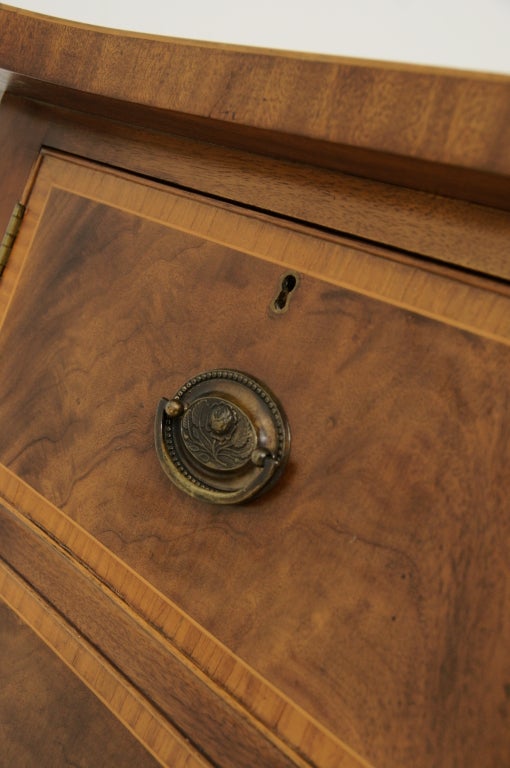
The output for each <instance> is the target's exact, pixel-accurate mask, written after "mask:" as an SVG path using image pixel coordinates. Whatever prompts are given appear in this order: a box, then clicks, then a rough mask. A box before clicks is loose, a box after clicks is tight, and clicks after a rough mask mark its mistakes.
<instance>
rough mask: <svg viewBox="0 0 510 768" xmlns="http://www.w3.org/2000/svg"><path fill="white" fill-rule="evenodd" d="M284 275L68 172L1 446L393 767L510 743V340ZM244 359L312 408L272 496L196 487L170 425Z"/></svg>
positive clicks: (458, 757)
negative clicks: (201, 380)
mask: <svg viewBox="0 0 510 768" xmlns="http://www.w3.org/2000/svg"><path fill="white" fill-rule="evenodd" d="M218 215H220V214H219V213H218ZM281 274H282V268H281V267H280V266H278V265H275V264H271V263H266V262H263V261H260V260H259V259H255V258H253V257H251V256H249V255H245V254H243V253H241V252H239V251H235V250H232V249H229V248H227V247H225V246H224V245H220V244H217V243H214V242H210V241H208V240H206V239H203V238H200V237H197V236H194V235H193V234H190V233H187V232H183V231H180V230H179V229H173V228H171V227H167V226H164V225H162V224H161V223H156V222H154V221H150V220H148V219H144V218H142V217H137V216H134V215H133V214H130V213H128V212H126V211H123V210H120V209H118V208H113V207H108V206H105V205H102V204H99V203H97V202H95V201H93V200H89V199H86V197H84V196H78V195H74V194H71V193H69V192H66V191H64V190H56V189H54V190H53V191H52V192H51V195H50V197H49V199H48V202H47V205H46V209H45V211H44V215H43V217H42V220H41V223H40V225H39V228H38V230H37V232H36V235H35V239H34V241H33V244H32V247H31V250H30V253H29V254H28V257H27V262H26V266H25V268H24V271H23V273H22V276H21V279H20V283H19V287H18V289H17V291H16V293H15V295H14V299H13V301H12V304H11V306H10V309H9V312H8V315H7V319H6V322H5V326H4V329H3V333H2V340H1V342H0V355H1V358H2V360H5V361H6V364H7V368H6V370H8V376H7V377H6V386H5V388H4V392H3V394H2V399H1V401H0V403H1V431H0V460H1V461H2V462H3V463H4V464H6V465H7V466H8V467H9V468H10V469H11V470H12V471H14V472H16V473H17V474H19V475H20V476H21V477H22V478H23V479H24V480H25V481H27V482H28V483H29V484H30V485H32V486H33V487H34V488H36V489H37V490H38V491H40V492H41V493H42V494H43V495H45V496H46V497H47V498H48V499H50V501H52V502H53V503H54V504H56V505H57V506H59V507H60V508H62V509H63V510H64V511H65V512H66V513H67V514H68V515H69V516H70V517H72V518H73V519H74V520H76V521H78V522H79V523H80V524H81V525H83V526H84V527H85V528H86V529H87V530H88V531H90V532H91V533H92V534H93V535H94V536H96V537H97V538H98V539H99V540H100V541H101V542H103V543H104V544H106V545H107V546H108V547H109V548H110V549H111V550H112V551H113V552H115V553H116V554H117V555H119V556H120V557H121V558H122V559H124V560H125V561H126V562H127V563H128V564H129V565H130V566H131V567H133V568H134V569H136V570H137V571H138V572H139V573H140V574H141V575H143V576H144V577H145V578H146V579H148V580H149V581H150V582H151V583H152V584H154V585H155V586H156V587H157V588H158V589H159V590H161V591H162V592H163V593H164V594H166V595H167V596H169V597H170V598H171V599H172V600H174V601H175V602H176V603H177V604H178V605H180V606H182V608H183V609H184V610H185V611H187V612H188V613H189V614H190V615H191V616H192V617H193V618H194V619H196V620H197V621H199V622H200V623H201V624H202V625H203V626H204V627H205V628H206V629H207V630H209V631H210V632H212V633H213V634H214V635H216V636H217V637H218V638H219V639H220V640H221V641H223V642H224V643H225V644H226V645H228V646H229V647H230V648H232V649H233V650H234V651H235V652H236V653H237V654H238V655H239V656H241V657H242V658H243V659H245V660H246V661H247V662H248V663H249V664H251V665H252V666H253V667H254V668H255V669H256V670H257V671H258V672H260V673H261V674H263V675H264V676H265V677H266V678H268V679H269V680H271V681H272V682H273V683H274V684H275V685H276V686H278V687H279V688H280V689H281V690H282V691H284V692H285V693H286V694H287V695H289V696H290V697H292V698H293V699H294V700H295V701H296V702H297V703H298V704H299V705H300V706H302V707H303V708H304V709H305V710H306V711H307V712H309V713H310V714H311V715H313V716H314V717H316V718H317V719H318V720H319V721H320V722H321V723H323V724H324V725H325V726H326V727H327V728H329V729H330V730H332V731H333V732H334V733H335V734H337V735H338V736H340V737H341V738H342V739H344V740H345V741H346V742H347V743H348V744H349V745H350V746H351V747H352V748H354V749H355V750H357V751H358V752H359V753H360V754H361V755H362V756H364V757H365V758H367V759H368V760H370V761H372V762H373V763H374V764H376V765H377V766H381V767H382V766H394V765H413V766H416V767H417V768H420V767H421V766H423V767H425V766H427V768H429V767H430V766H441V768H446V767H447V766H456V765H463V766H465V767H466V768H467V767H468V766H475V765H476V766H478V765H480V759H483V764H484V765H485V766H487V768H489V767H490V766H494V768H495V767H496V766H501V765H504V764H506V763H507V762H508V760H509V759H510V746H509V743H508V738H507V733H508V691H509V685H510V662H509V654H508V648H509V647H510V620H509V616H510V613H509V610H508V609H509V605H508V589H507V583H508V578H509V569H508V562H509V554H510V552H509V542H510V530H509V528H510V524H509V519H508V501H507V500H508V497H509V492H510V476H509V473H508V466H509V459H510V449H509V441H508V434H509V424H510V400H509V396H508V391H509V383H510V381H509V378H510V375H509V371H510V367H509V363H510V351H509V349H508V346H506V345H505V344H503V343H497V342H495V341H491V340H489V339H484V338H481V337H478V336H476V335H475V334H473V333H468V332H466V331H462V330H459V329H456V328H453V327H450V326H447V325H445V324H442V323H439V322H436V321H434V320H431V319H428V318H425V317H423V316H420V315H418V314H415V313H412V312H409V311H405V310H403V309H401V308H398V307H394V306H391V305H390V304H387V303H384V302H382V301H377V300H375V299H373V298H369V297H367V296H364V295H361V294H356V293H354V292H352V291H347V290H344V289H340V288H338V287H334V286H332V285H329V284H327V283H325V282H321V281H320V280H317V279H314V278H312V277H309V276H307V275H302V276H301V280H300V284H299V287H298V289H297V290H296V291H295V294H294V295H293V297H292V300H291V302H290V305H289V310H288V312H287V313H285V314H283V315H280V316H276V315H273V314H272V313H271V312H270V311H269V309H268V307H269V304H270V301H271V299H272V298H273V297H274V295H275V293H276V287H277V284H278V280H279V279H280V277H281ZM218 366H228V367H235V368H239V369H241V370H246V371H247V372H248V373H251V374H253V375H255V376H257V377H258V378H260V379H261V380H262V381H263V382H265V383H266V384H267V385H268V386H269V387H271V388H272V389H273V391H274V392H275V393H276V394H277V396H278V397H279V398H280V399H281V401H282V402H283V405H284V407H285V410H286V411H287V415H288V417H289V421H290V424H291V429H292V435H293V445H292V454H291V461H290V466H289V467H288V470H287V472H286V475H285V476H284V478H283V480H282V481H281V482H280V484H279V485H278V486H277V487H276V488H275V489H274V491H272V492H271V493H270V494H269V495H267V496H264V497H262V498H261V499H259V500H258V501H256V502H254V503H251V504H250V505H248V506H246V507H238V508H230V509H229V508H213V507H208V506H206V505H203V504H201V503H199V502H196V501H194V500H192V499H189V498H186V497H184V496H183V495H182V494H180V493H179V492H178V491H176V490H174V488H173V487H172V486H171V485H170V484H169V483H168V481H167V480H166V478H165V477H164V476H163V474H162V472H161V470H160V468H159V465H158V462H157V459H156V457H155V452H154V448H153V444H152V442H153V437H152V431H153V417H154V412H155V407H156V404H157V402H158V400H159V398H160V397H161V396H162V395H166V396H171V395H172V394H173V393H174V392H175V391H176V390H177V389H178V388H179V386H180V385H181V384H182V383H183V382H184V381H185V380H186V379H187V378H189V377H190V376H192V375H193V374H194V373H197V372H199V371H202V370H204V369H208V368H214V367H218ZM481 756H482V758H481Z"/></svg>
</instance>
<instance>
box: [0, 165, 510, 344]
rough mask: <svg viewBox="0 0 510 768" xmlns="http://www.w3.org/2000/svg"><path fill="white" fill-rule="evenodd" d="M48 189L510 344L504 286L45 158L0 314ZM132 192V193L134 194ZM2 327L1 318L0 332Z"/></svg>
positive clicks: (137, 180) (0, 295)
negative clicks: (112, 182) (124, 199)
mask: <svg viewBox="0 0 510 768" xmlns="http://www.w3.org/2000/svg"><path fill="white" fill-rule="evenodd" d="M109 176H110V177H112V179H114V180H115V189H114V190H113V189H112V190H110V188H109V187H108V185H107V184H106V183H105V181H106V179H107V178H108V177H109ZM52 188H55V189H57V188H58V189H63V190H66V191H68V192H69V193H71V194H74V195H79V196H82V197H87V198H88V199H91V200H94V201H96V202H99V203H102V204H105V205H109V206H111V207H116V208H119V209H120V210H125V211H127V212H130V213H133V214H135V215H143V217H144V219H146V220H148V221H154V222H157V223H162V224H164V225H165V226H169V227H172V228H173V229H176V230H179V231H183V232H187V233H192V234H194V235H198V236H201V237H204V238H205V239H207V240H209V241H210V242H215V243H218V244H221V245H226V246H227V247H229V248H233V249H237V250H240V251H242V252H243V253H246V254H248V255H251V256H254V257H256V258H260V259H263V260H265V261H269V262H272V263H275V264H280V265H281V266H282V267H283V268H285V267H287V268H291V269H296V270H298V271H300V272H302V273H304V274H307V275H310V276H311V277H316V278H319V279H322V280H326V281H328V282H330V283H332V284H333V285H337V286H339V287H343V288H346V289H348V290H354V291H356V292H358V293H361V294H363V295H365V296H369V297H371V298H375V299H377V300H380V301H384V302H387V303H390V304H392V305H394V306H398V307H401V308H402V309H406V310H409V311H411V312H417V313H419V314H422V315H423V316H425V317H429V318H431V319H434V320H439V321H441V322H445V323H448V324H449V325H452V326H455V327H457V328H460V329H462V330H467V331H470V332H474V333H476V334H478V335H481V336H484V337H486V338H490V339H493V340H495V341H499V342H503V343H505V344H508V343H510V311H509V293H508V287H507V286H505V285H502V284H494V283H491V281H490V280H483V279H482V278H480V279H477V278H473V277H469V276H464V275H463V274H462V273H460V274H452V273H451V270H448V268H446V267H444V268H436V269H434V271H432V269H431V268H427V267H426V265H423V264H422V265H420V264H416V263H412V262H410V261H409V260H408V261H402V260H401V259H399V258H398V254H394V255H393V254H391V252H390V253H383V252H382V249H379V250H378V249H377V248H376V247H374V248H369V247H368V246H367V247H363V246H360V245H356V244H353V243H347V242H343V241H342V239H341V238H339V237H335V236H333V235H329V236H328V235H326V234H323V233H318V232H313V231H311V232H310V231H309V230H305V228H304V227H299V226H298V225H293V224H292V223H290V222H278V221H276V222H275V221H274V220H271V218H270V217H269V216H267V215H264V214H257V213H256V212H248V211H239V210H237V209H236V208H235V206H233V205H230V204H226V203H224V204H222V203H219V202H215V201H211V200H207V199H201V198H199V197H198V196H196V195H192V194H191V193H185V192H182V191H180V190H169V189H168V188H163V187H162V186H161V185H158V184H156V183H151V182H149V181H147V180H144V179H140V178H137V177H133V176H131V175H128V174H126V173H122V172H120V171H115V170H113V169H110V168H103V167H97V166H95V165H93V164H91V163H88V162H86V161H80V160H77V159H76V158H73V159H64V158H63V157H62V156H61V155H56V154H48V155H47V156H46V157H45V159H44V161H43V163H42V165H41V169H40V172H39V177H38V181H37V182H36V184H35V186H34V189H33V193H32V196H31V198H30V200H29V205H28V208H27V212H26V215H25V220H24V224H23V227H22V228H21V231H20V234H19V236H18V240H17V242H16V244H15V247H14V249H13V254H12V256H11V263H12V268H10V270H9V271H7V270H6V273H5V275H6V278H5V286H4V290H3V291H0V314H1V313H2V309H3V308H5V310H4V317H5V313H6V311H7V307H8V303H9V299H10V296H9V294H10V295H13V293H14V291H15V289H16V285H17V282H18V280H19V277H20V274H21V272H22V267H23V262H24V258H25V256H26V254H27V253H28V252H29V250H30V247H31V243H32V240H33V237H34V236H35V234H36V232H37V227H38V221H39V219H40V216H41V215H42V211H43V210H44V207H45V205H46V201H47V199H48V195H49V194H50V192H51V189H52ZM128 189H129V191H130V194H131V197H130V198H129V199H130V202H129V205H128V206H127V207H126V204H125V203H123V202H122V196H123V195H125V194H126V193H127V190H128ZM133 190H137V191H136V194H135V195H133ZM169 200H170V202H168V201H169ZM197 214H200V215H197ZM262 227H263V231H264V238H263V241H262V240H261V237H262V229H261V228H262ZM379 251H381V252H379ZM1 322H2V318H0V325H1Z"/></svg>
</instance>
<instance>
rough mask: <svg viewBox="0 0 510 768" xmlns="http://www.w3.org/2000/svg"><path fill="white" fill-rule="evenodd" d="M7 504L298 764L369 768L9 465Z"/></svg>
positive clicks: (0, 472) (3, 483)
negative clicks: (305, 761)
mask: <svg viewBox="0 0 510 768" xmlns="http://www.w3.org/2000/svg"><path fill="white" fill-rule="evenodd" d="M0 498H1V499H2V503H3V504H4V505H5V507H6V508H7V509H8V510H9V511H10V512H11V513H12V514H13V515H14V516H16V517H17V518H18V519H20V520H24V521H25V523H24V524H25V525H29V526H31V527H32V530H33V531H34V533H35V535H37V536H39V537H45V536H47V537H48V538H49V540H50V541H51V542H52V545H53V546H54V547H58V548H59V549H60V550H61V551H63V556H65V557H66V558H67V559H68V560H70V561H71V562H72V563H73V564H74V566H75V567H79V568H81V569H85V570H86V571H87V572H88V573H89V574H90V576H91V577H94V578H95V579H97V580H98V581H99V582H100V584H101V588H102V590H103V592H105V593H107V594H108V596H109V597H110V599H111V600H113V601H114V602H116V603H117V604H118V605H122V606H124V610H127V611H128V612H129V615H130V617H131V618H132V619H133V620H134V621H135V622H136V623H137V624H138V626H140V627H141V628H142V629H143V631H145V632H149V633H150V634H151V636H152V637H153V638H155V639H156V640H157V642H159V643H160V644H163V645H164V647H165V648H166V650H167V651H168V652H170V653H171V654H172V655H173V656H174V657H175V658H176V659H178V661H179V662H180V663H181V664H183V665H184V666H186V667H187V668H188V669H189V670H190V671H191V672H192V673H193V674H194V675H195V676H196V677H198V678H199V679H202V680H203V681H204V682H205V683H206V684H207V686H208V687H209V688H210V689H211V690H212V691H214V693H215V694H216V695H218V696H220V697H221V698H222V699H223V700H224V701H225V702H226V703H227V704H229V706H235V707H236V709H237V708H239V707H242V709H243V712H244V717H245V718H247V719H248V720H249V721H250V722H251V723H252V724H253V725H254V726H255V727H256V728H257V729H258V730H259V731H260V732H261V734H262V735H264V737H265V738H267V739H269V740H270V741H272V742H273V743H274V744H275V745H276V746H278V747H279V749H281V750H282V751H283V752H285V753H287V754H288V755H289V756H291V755H292V759H293V761H294V762H295V763H296V764H298V765H300V764H301V763H302V761H301V759H300V757H299V754H302V755H303V757H305V758H306V760H307V761H308V760H309V761H310V762H311V764H312V765H318V766H330V767H331V768H334V766H337V765H338V766H339V765H342V766H343V765H345V767H346V768H350V767H351V766H352V768H354V767H355V766H369V764H368V763H367V762H366V761H365V760H364V759H363V758H361V757H360V756H359V755H357V754H356V753H354V752H353V750H351V749H350V747H348V745H346V744H344V743H343V742H342V741H341V740H340V739H338V738H337V737H336V736H334V735H333V734H332V733H331V732H329V731H328V730H327V729H325V728H324V727H323V726H322V725H321V724H320V723H318V722H317V721H316V720H315V719H314V718H312V717H311V716H310V715H309V714H308V713H306V712H305V711H304V710H302V709H301V708H300V707H299V706H298V705H296V704H295V703H294V702H292V701H291V700H290V699H288V698H287V697H286V696H285V695H284V694H282V693H281V692H280V691H278V689H276V688H275V687H274V686H272V685H271V684H270V683H269V682H268V681H266V680H265V679H264V678H263V677H261V676H260V675H259V674H258V673H257V672H256V671H255V670H253V669H252V668H251V667H249V666H248V665H247V664H245V663H244V662H243V661H242V660H241V659H240V658H239V657H237V656H235V654H233V653H232V651H230V650H229V649H227V648H226V647H225V646H223V645H222V644H221V643H220V642H219V641H218V640H217V639H216V638H214V637H213V636H212V635H210V634H209V633H208V632H207V631H206V630H205V629H204V628H203V627H201V626H200V625H198V624H197V623H196V622H195V621H194V620H193V619H192V618H191V617H190V616H188V615H187V614H186V613H184V612H183V611H182V610H181V609H180V608H179V607H178V606H177V605H175V604H174V603H172V602H171V601H170V600H169V599H168V598H166V597H164V596H163V595H162V594H161V593H159V592H158V591H157V590H156V589H155V588H154V587H153V586H152V585H150V584H149V583H147V582H146V581H145V580H144V579H143V578H142V577H140V576H139V575H138V574H136V573H135V572H134V571H132V570H131V569H130V568H129V566H127V565H126V564H125V563H124V562H122V561H121V560H120V559H119V558H117V557H116V556H115V555H113V554H112V553H111V552H110V551H109V550H108V549H106V547H104V546H103V545H101V544H100V542H98V541H97V540H96V539H94V538H93V537H92V536H91V535H90V534H88V533H87V532H86V531H85V530H84V529H82V528H81V527H80V526H79V525H78V524H76V523H75V522H74V521H72V520H71V519H70V518H68V517H67V516H66V515H64V513H62V512H60V510H58V509H57V508H56V507H54V506H53V505H52V504H51V503H50V502H49V501H47V500H46V499H44V498H43V497H42V496H40V495H39V494H38V493H37V492H36V491H35V490H34V489H32V488H30V487H29V486H28V485H27V484H26V483H24V482H23V481H22V480H21V479H20V478H19V477H17V476H16V475H14V474H13V473H12V472H11V471H10V470H9V469H8V468H7V467H5V466H3V465H0ZM254 690H255V691H256V692H257V695H256V696H254V695H253V693H254ZM268 713H276V719H274V718H273V719H272V720H268ZM294 750H296V752H294ZM327 756H329V758H328V759H327V760H325V757H327ZM331 756H332V758H331ZM331 759H332V761H331Z"/></svg>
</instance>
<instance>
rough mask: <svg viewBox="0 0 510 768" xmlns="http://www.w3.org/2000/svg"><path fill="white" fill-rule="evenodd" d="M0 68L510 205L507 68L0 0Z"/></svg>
mask: <svg viewBox="0 0 510 768" xmlns="http://www.w3.org/2000/svg"><path fill="white" fill-rule="evenodd" d="M20 40H27V41H28V40H29V41H30V44H27V45H20V44H19V41H20ZM2 70H4V72H3V78H0V83H2V82H3V87H8V88H9V90H11V91H18V92H20V93H25V94H27V95H29V96H32V97H35V98H38V99H40V100H44V101H51V102H53V103H57V104H58V103H59V104H61V105H64V106H71V107H73V108H77V109H79V110H80V111H84V112H90V113H95V114H108V115H109V116H112V117H117V118H118V119H120V120H123V121H124V122H133V121H135V122H141V124H142V125H144V126H149V125H151V126H152V127H159V128H161V129H163V130H166V131H171V130H174V131H175V132H177V133H181V134H182V133H184V134H185V135H189V136H192V135H195V136H197V137H199V138H202V139H205V140H206V141H207V140H209V141H213V142H216V143H220V144H225V143H228V144H230V145H232V146H235V145H236V144H237V145H238V146H241V147H245V148H251V149H253V150H255V151H259V152H261V153H264V154H270V153H271V154H273V155H276V156H278V157H283V158H284V157H287V158H291V159H298V160H301V161H303V160H305V161H308V162H312V163H314V164H317V165H321V166H325V167H333V168H336V169H338V170H343V171H346V172H348V173H354V174H355V175H359V176H364V177H367V178H378V179H380V180H383V181H390V182H395V183H397V184H400V185H403V186H406V187H411V188H418V189H428V190H430V191H432V192H439V193H444V194H447V195H453V196H456V197H461V198H465V199H469V200H475V201H479V202H483V203H489V204H493V205H499V206H501V207H508V192H509V185H508V173H509V170H510V165H509V164H510V159H509V158H510V155H509V153H508V151H507V147H508V143H509V141H510V135H509V132H510V128H509V126H510V121H509V120H508V115H509V110H510V83H509V80H508V78H507V77H504V76H498V75H488V74H480V73H463V72H460V71H456V70H440V69H434V68H427V67H416V66H412V65H399V64H386V63H380V62H378V63H377V62H363V61H357V60H353V59H342V58H338V57H331V56H312V55H309V54H299V53H292V54H289V53H285V52H284V53H280V52H275V51H268V50H263V49H260V50H258V49H253V50H252V49H249V48H242V47H237V46H225V45H221V46H220V45H215V44H213V43H199V42H194V41H181V40H177V39H171V38H157V37H150V36H147V35H139V34H134V33H125V32H115V31H112V30H105V29H101V28H97V27H90V26H87V25H83V24H77V23H74V22H65V21H61V20H58V19H49V18H47V17H43V16H39V15H37V14H32V13H28V12H20V11H19V10H17V9H15V8H11V7H10V6H7V5H4V4H0V74H2ZM11 73H12V74H11Z"/></svg>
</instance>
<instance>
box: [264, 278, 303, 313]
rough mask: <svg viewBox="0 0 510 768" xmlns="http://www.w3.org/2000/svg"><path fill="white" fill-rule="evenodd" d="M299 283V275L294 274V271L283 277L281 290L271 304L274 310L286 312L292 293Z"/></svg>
mask: <svg viewBox="0 0 510 768" xmlns="http://www.w3.org/2000/svg"><path fill="white" fill-rule="evenodd" d="M297 284H298V278H297V275H294V274H293V273H292V272H289V273H288V274H286V275H284V276H283V277H282V282H281V286H280V291H279V293H278V295H277V297H276V299H275V300H274V301H273V303H272V305H271V308H272V310H273V312H278V313H281V312H285V310H286V309H287V308H288V305H289V299H290V295H291V293H292V292H293V291H294V290H295V289H296V286H297Z"/></svg>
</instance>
